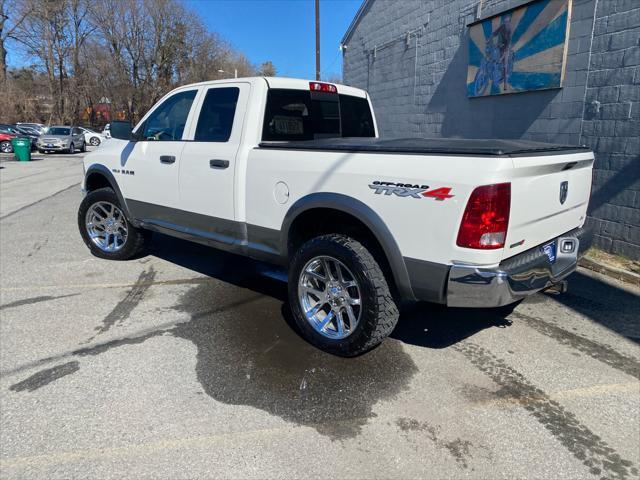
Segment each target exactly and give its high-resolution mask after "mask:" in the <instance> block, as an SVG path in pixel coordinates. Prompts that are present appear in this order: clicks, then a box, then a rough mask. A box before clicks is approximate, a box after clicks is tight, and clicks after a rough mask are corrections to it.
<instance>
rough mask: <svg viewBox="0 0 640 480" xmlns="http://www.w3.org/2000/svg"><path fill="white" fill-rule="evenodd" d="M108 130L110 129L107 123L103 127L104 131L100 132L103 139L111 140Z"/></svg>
mask: <svg viewBox="0 0 640 480" xmlns="http://www.w3.org/2000/svg"><path fill="white" fill-rule="evenodd" d="M110 128H111V124H110V123H107V124H106V125H105V126H104V129H103V130H102V136H103V137H104V138H111V130H110Z"/></svg>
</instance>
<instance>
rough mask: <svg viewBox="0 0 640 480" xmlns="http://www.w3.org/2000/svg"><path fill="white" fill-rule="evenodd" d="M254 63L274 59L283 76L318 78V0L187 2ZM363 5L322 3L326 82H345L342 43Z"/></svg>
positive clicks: (340, 0) (345, 0) (342, 0)
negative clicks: (316, 44)
mask: <svg viewBox="0 0 640 480" xmlns="http://www.w3.org/2000/svg"><path fill="white" fill-rule="evenodd" d="M184 3H185V4H186V5H187V6H188V7H190V8H191V9H193V10H194V11H195V12H197V13H198V14H199V15H200V17H201V18H202V20H203V21H204V23H205V24H206V25H207V26H208V27H209V28H210V29H211V30H214V31H216V32H218V33H219V34H221V35H222V36H223V37H224V38H225V39H226V40H227V41H229V42H230V43H231V44H232V45H233V46H234V47H236V48H237V49H238V50H240V51H241V52H243V53H244V54H245V55H246V56H247V57H248V58H249V60H250V61H251V62H252V63H255V64H260V63H262V62H264V61H267V60H271V61H272V62H273V64H274V65H275V67H276V70H277V74H278V75H279V76H286V77H298V78H309V79H313V78H315V71H316V66H315V65H316V63H315V62H316V60H315V6H314V5H315V4H314V0H184ZM361 4H362V0H320V52H321V53H320V62H321V72H322V77H323V78H325V79H326V78H329V77H333V76H338V77H341V76H342V75H341V72H342V54H341V53H340V50H339V47H340V40H342V37H343V35H344V34H345V32H346V31H347V28H349V25H350V24H351V21H352V20H353V17H354V16H355V14H356V12H357V11H358V8H359V7H360V5H361Z"/></svg>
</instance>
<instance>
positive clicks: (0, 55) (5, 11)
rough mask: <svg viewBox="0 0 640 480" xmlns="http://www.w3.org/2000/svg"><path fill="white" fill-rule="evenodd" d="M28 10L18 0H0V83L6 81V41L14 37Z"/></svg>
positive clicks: (2, 83)
mask: <svg viewBox="0 0 640 480" xmlns="http://www.w3.org/2000/svg"><path fill="white" fill-rule="evenodd" d="M29 13H30V10H29V9H28V8H25V5H24V3H22V2H19V1H18V0H0V85H4V84H5V83H6V81H7V43H8V42H9V40H11V39H15V34H16V31H17V30H18V29H19V28H20V26H21V25H22V23H23V22H24V20H25V18H26V17H27V16H28V15H29Z"/></svg>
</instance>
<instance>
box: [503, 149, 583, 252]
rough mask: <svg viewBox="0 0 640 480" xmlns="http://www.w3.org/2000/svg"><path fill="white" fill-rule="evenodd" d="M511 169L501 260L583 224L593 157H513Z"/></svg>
mask: <svg viewBox="0 0 640 480" xmlns="http://www.w3.org/2000/svg"><path fill="white" fill-rule="evenodd" d="M513 166H514V171H513V180H512V182H511V215H510V218H509V230H508V233H507V240H506V242H505V252H504V258H509V257H511V256H513V255H516V254H518V253H520V252H523V251H525V250H527V249H530V248H532V247H535V246H537V245H541V244H544V243H546V242H547V241H549V240H551V239H553V238H555V237H557V236H559V235H562V234H563V233H566V232H568V231H569V230H572V229H574V228H576V227H579V226H582V225H583V224H584V222H585V219H586V216H587V205H588V203H589V197H590V193H591V170H592V167H593V153H592V152H580V153H571V154H564V155H537V156H520V157H517V156H516V157H513Z"/></svg>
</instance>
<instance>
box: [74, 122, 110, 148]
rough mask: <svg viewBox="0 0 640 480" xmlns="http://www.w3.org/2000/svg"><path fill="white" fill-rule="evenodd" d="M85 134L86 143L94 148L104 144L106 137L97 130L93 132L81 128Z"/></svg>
mask: <svg viewBox="0 0 640 480" xmlns="http://www.w3.org/2000/svg"><path fill="white" fill-rule="evenodd" d="M79 128H80V130H82V133H83V134H84V141H85V143H88V144H89V145H91V146H93V147H97V146H98V145H100V144H101V143H102V142H104V141H105V137H104V135H102V134H101V133H98V132H96V131H95V130H91V129H90V128H85V127H79Z"/></svg>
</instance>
